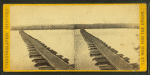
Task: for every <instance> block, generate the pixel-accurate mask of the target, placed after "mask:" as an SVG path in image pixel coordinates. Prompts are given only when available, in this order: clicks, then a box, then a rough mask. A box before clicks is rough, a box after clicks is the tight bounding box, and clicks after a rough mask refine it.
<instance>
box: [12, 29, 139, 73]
mask: <svg viewBox="0 0 150 75" xmlns="http://www.w3.org/2000/svg"><path fill="white" fill-rule="evenodd" d="M86 30H87V31H88V32H89V33H91V34H92V35H94V36H96V37H98V38H100V39H101V40H103V41H104V42H106V43H107V44H108V45H109V46H111V47H112V48H114V49H116V50H117V51H118V53H119V54H124V56H125V57H129V58H130V63H138V64H139V63H140V62H139V58H140V57H139V49H138V50H135V48H137V47H138V46H139V29H86ZM25 32H26V33H28V34H29V35H31V36H33V37H34V38H36V39H38V40H40V41H42V42H43V43H44V44H46V45H47V46H48V47H50V48H51V49H53V50H55V51H56V52H58V53H59V54H61V55H63V56H64V57H66V58H68V59H70V60H69V63H70V64H75V66H76V69H77V70H98V69H99V68H98V67H97V66H95V65H94V64H95V62H94V61H92V58H91V57H90V55H89V50H88V46H87V44H86V42H85V41H84V39H83V37H82V35H81V34H80V30H79V29H76V30H25ZM10 39H11V40H10V68H11V70H37V68H35V67H34V64H35V63H33V62H32V59H31V58H29V52H28V50H27V46H26V44H25V42H24V41H23V40H22V38H21V36H20V34H19V31H11V34H10Z"/></svg>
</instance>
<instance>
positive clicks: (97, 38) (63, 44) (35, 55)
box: [10, 4, 140, 71]
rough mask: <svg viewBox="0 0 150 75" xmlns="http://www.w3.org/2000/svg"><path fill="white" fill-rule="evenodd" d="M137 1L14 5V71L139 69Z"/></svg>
mask: <svg viewBox="0 0 150 75" xmlns="http://www.w3.org/2000/svg"><path fill="white" fill-rule="evenodd" d="M139 15H140V13H139V5H138V4H129V5H127V4H123V5H121V4H120V5H115V4H112V5H111V4H110V5H100V4H96V5H94V4H93V5H92V4H91V5H90V4H89V5H88V4H87V5H86V4H85V5H84V4H83V5H80V4H79V5H71V4H68V5H67V4H66V5H57V4H56V5H51V4H50V5H37V6H36V5H27V6H25V5H22V6H20V5H13V6H10V70H39V71H40V70H96V71H100V70H140V27H139V26H140V22H139V21H140V17H139Z"/></svg>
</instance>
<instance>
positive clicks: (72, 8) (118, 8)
mask: <svg viewBox="0 0 150 75" xmlns="http://www.w3.org/2000/svg"><path fill="white" fill-rule="evenodd" d="M94 23H135V24H139V6H138V5H43V6H34V5H32V6H29V5H28V6H24V5H22V6H15V5H13V6H10V25H11V26H20V25H23V26H24V25H26V26H30V25H52V24H94Z"/></svg>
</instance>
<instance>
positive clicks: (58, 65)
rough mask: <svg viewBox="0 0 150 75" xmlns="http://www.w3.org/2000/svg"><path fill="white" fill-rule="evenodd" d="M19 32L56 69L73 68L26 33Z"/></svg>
mask: <svg viewBox="0 0 150 75" xmlns="http://www.w3.org/2000/svg"><path fill="white" fill-rule="evenodd" d="M20 33H21V35H23V36H24V37H25V38H27V39H28V40H29V41H30V42H31V43H32V44H33V45H34V47H35V48H36V50H37V51H38V52H39V54H40V55H42V56H43V57H44V58H45V59H46V60H47V61H48V63H49V64H50V65H51V66H52V67H54V68H55V69H56V70H73V68H72V67H71V66H69V64H67V63H66V62H64V61H63V60H62V59H60V58H59V57H57V56H55V55H54V54H52V53H51V52H50V51H48V50H47V49H46V48H45V47H44V46H42V45H41V43H39V42H38V41H36V40H35V39H33V38H31V37H30V36H28V34H26V33H25V32H24V31H22V30H20Z"/></svg>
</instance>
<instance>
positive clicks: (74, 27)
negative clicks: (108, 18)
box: [11, 23, 139, 30]
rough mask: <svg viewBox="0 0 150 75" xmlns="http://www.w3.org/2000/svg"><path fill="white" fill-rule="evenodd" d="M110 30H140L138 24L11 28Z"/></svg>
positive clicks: (16, 28) (19, 28) (18, 27)
mask: <svg viewBox="0 0 150 75" xmlns="http://www.w3.org/2000/svg"><path fill="white" fill-rule="evenodd" d="M109 28H129V29H139V25H138V24H125V23H123V24H119V23H118V24H64V25H61V24H58V25H56V24H55V25H31V26H21V25H20V26H11V30H55V29H68V30H73V29H109Z"/></svg>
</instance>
